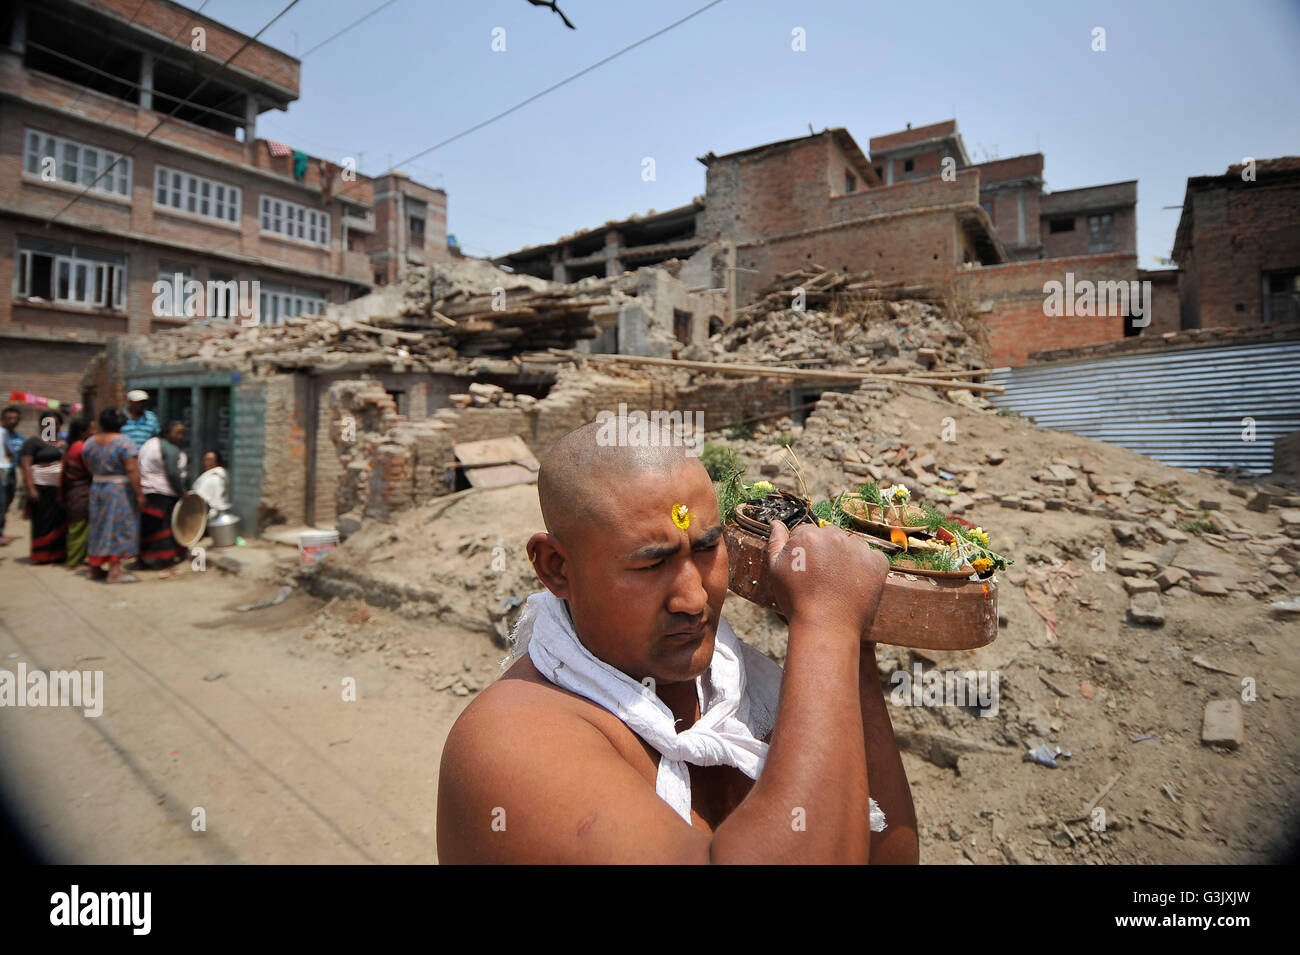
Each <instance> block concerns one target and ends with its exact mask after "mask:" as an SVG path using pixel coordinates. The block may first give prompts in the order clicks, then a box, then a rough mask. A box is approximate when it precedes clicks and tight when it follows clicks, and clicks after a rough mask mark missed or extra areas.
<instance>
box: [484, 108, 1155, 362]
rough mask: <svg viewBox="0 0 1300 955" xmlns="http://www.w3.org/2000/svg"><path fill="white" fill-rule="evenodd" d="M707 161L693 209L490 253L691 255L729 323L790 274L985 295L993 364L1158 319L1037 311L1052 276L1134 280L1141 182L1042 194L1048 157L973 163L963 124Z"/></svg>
mask: <svg viewBox="0 0 1300 955" xmlns="http://www.w3.org/2000/svg"><path fill="white" fill-rule="evenodd" d="M699 161H700V162H701V163H702V164H703V165H704V166H705V168H706V175H705V191H704V194H703V195H702V196H699V197H697V198H696V199H694V200H693V201H692V202H691V203H690V204H688V205H686V206H682V207H680V208H677V209H672V210H669V211H668V212H663V213H653V214H650V215H646V216H634V217H631V218H628V219H625V220H621V221H614V222H608V223H606V224H605V225H604V226H601V227H599V228H595V229H588V230H584V231H581V232H578V233H575V234H574V235H571V236H567V237H564V238H562V239H559V240H557V241H555V242H552V243H548V244H545V245H540V246H532V247H529V248H526V249H522V250H519V251H517V252H513V253H510V254H508V255H505V256H501V257H500V258H498V259H496V260H495V261H496V262H497V263H498V264H501V265H504V266H507V267H509V268H511V269H512V270H514V271H516V272H525V273H528V274H531V275H538V276H544V277H548V278H551V277H553V278H557V279H559V280H569V279H571V278H572V277H573V276H576V275H583V274H605V275H609V274H614V273H615V272H616V271H617V270H619V269H621V268H625V267H628V266H630V265H633V264H643V263H646V262H653V261H658V260H660V259H661V257H663V258H666V257H669V256H677V257H686V256H689V259H688V261H689V262H690V263H691V264H692V265H693V266H694V267H695V268H697V269H699V270H700V271H701V272H703V270H705V269H707V270H708V271H707V276H708V280H707V281H708V284H709V286H710V287H712V288H717V289H722V290H724V294H725V295H726V297H727V305H728V311H727V314H726V315H724V316H723V319H724V322H728V323H729V322H730V320H731V319H732V318H733V317H734V315H735V313H736V311H737V310H738V309H741V308H744V307H745V306H747V305H750V304H752V303H753V301H754V299H755V296H756V295H757V294H758V293H759V291H760V290H761V289H763V288H764V287H766V286H767V285H769V284H770V283H771V282H772V280H773V279H774V278H775V277H776V276H778V275H780V274H783V273H786V272H789V271H790V270H792V269H796V268H799V267H801V266H805V265H808V264H810V263H813V264H819V265H821V266H823V267H825V268H827V269H831V270H839V271H843V272H861V271H868V270H869V271H870V273H871V275H872V277H873V278H874V279H876V280H877V281H879V282H882V283H886V284H890V283H892V284H898V285H902V286H910V287H917V288H924V289H928V290H930V292H931V293H932V294H935V295H940V296H942V295H944V294H948V293H953V292H955V293H956V294H958V295H963V296H966V297H968V298H970V299H972V300H974V301H976V302H977V303H979V305H980V307H981V309H982V312H983V315H982V317H983V319H984V321H985V324H986V325H987V326H988V328H989V332H990V342H989V360H990V362H992V363H993V364H994V365H1018V364H1023V363H1024V362H1025V361H1026V360H1027V359H1028V355H1029V353H1030V352H1032V351H1038V350H1041V349H1045V348H1060V347H1068V346H1073V345H1086V344H1094V343H1099V342H1105V341H1111V340H1114V339H1118V338H1124V337H1125V336H1132V335H1138V334H1140V333H1141V332H1142V330H1143V328H1144V327H1147V326H1145V325H1143V324H1141V322H1142V321H1143V320H1144V319H1146V320H1150V318H1151V316H1150V313H1149V312H1148V314H1146V315H1144V316H1138V315H1136V314H1134V310H1133V309H1131V308H1127V309H1125V310H1124V311H1117V312H1116V313H1115V314H1113V315H1107V316H1098V317H1095V318H1093V319H1091V320H1089V321H1083V322H1080V321H1077V320H1075V319H1074V318H1072V317H1059V318H1054V317H1051V316H1047V315H1045V314H1044V310H1043V297H1044V295H1043V289H1044V283H1045V282H1049V281H1053V280H1059V279H1061V277H1062V275H1063V274H1064V273H1066V272H1072V273H1075V274H1077V275H1078V276H1079V277H1080V278H1081V279H1082V278H1086V279H1088V280H1089V281H1092V282H1110V281H1113V282H1120V281H1124V282H1129V281H1133V280H1136V279H1137V277H1138V276H1137V216H1136V205H1137V183H1136V181H1132V180H1130V181H1126V182H1117V183H1108V184H1105V185H1100V186H1089V187H1085V188H1081V189H1069V190H1062V191H1058V192H1051V193H1045V192H1044V191H1043V188H1044V179H1043V163H1044V160H1043V155H1042V154H1041V153H1034V154H1031V155H1027V156H1015V157H1010V158H1007V159H997V160H992V161H988V162H982V163H973V162H972V161H971V159H970V157H969V155H968V154H967V152H966V148H965V145H964V143H963V141H962V138H961V134H960V133H959V132H958V130H957V123H956V121H955V120H947V121H946V122H942V123H935V124H933V125H930V126H923V127H917V128H915V129H912V128H910V127H909V128H908V129H906V130H902V131H899V132H897V133H891V134H889V135H887V136H879V137H875V138H873V139H872V140H871V141H870V157H868V156H867V155H866V154H865V153H864V152H863V151H862V149H861V147H860V146H859V145H858V144H857V142H856V141H855V140H854V138H853V136H852V135H850V134H849V132H848V131H847V130H845V129H843V128H832V129H826V130H823V131H822V132H820V133H812V134H810V135H808V136H801V137H797V138H794V139H788V140H783V141H781V142H775V143H768V144H766V145H762V146H755V147H753V148H749V149H744V150H740V151H738V152H733V153H728V154H725V155H722V156H718V155H714V154H713V153H711V152H710V153H708V154H707V155H705V156H703V157H700V160H699ZM701 278H703V275H701ZM701 284H703V283H701ZM1167 307H1168V306H1166V308H1167ZM1135 319H1138V321H1136V322H1135ZM1165 320H1168V319H1165ZM618 350H620V351H624V352H626V353H631V354H637V353H638V352H636V351H635V350H633V348H631V347H625V346H624V345H620V348H619V349H618Z"/></svg>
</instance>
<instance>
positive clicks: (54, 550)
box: [0, 390, 228, 583]
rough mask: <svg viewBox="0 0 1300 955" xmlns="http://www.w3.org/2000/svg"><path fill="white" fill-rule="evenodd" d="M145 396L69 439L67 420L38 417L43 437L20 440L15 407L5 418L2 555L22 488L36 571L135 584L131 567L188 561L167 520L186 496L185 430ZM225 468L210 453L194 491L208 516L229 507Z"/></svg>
mask: <svg viewBox="0 0 1300 955" xmlns="http://www.w3.org/2000/svg"><path fill="white" fill-rule="evenodd" d="M148 399H149V395H148V393H147V392H145V391H139V390H136V391H131V392H129V393H128V394H127V401H128V404H127V409H126V412H125V413H123V412H122V411H119V410H118V409H116V408H105V409H104V410H103V411H101V412H100V413H99V417H98V420H97V421H91V420H88V419H85V418H78V419H75V420H73V421H72V422H71V423H70V424H69V425H68V428H67V431H66V432H63V415H62V414H60V413H59V412H57V411H47V412H45V413H44V414H42V415H41V418H40V423H39V429H38V434H37V435H34V436H32V437H29V438H27V439H25V440H24V439H23V438H22V436H21V435H19V434H18V431H17V427H18V422H19V418H20V413H19V410H18V409H17V408H14V407H10V408H6V409H5V410H4V411H3V412H0V476H2V478H3V481H2V483H0V546H4V545H8V544H11V543H12V542H13V541H14V538H13V537H10V536H7V535H5V533H4V524H5V515H6V513H7V512H8V509H9V504H10V502H11V501H12V500H13V498H14V496H15V494H16V491H17V487H18V480H19V478H21V480H22V481H23V487H24V490H25V491H26V505H25V507H24V511H25V513H26V515H27V516H28V517H29V518H30V520H31V525H32V528H31V530H32V538H31V562H32V563H33V564H53V563H66V564H67V565H68V566H70V567H77V566H80V565H81V564H83V563H85V564H87V565H88V566H89V568H90V570H89V573H90V574H91V576H93V577H96V578H99V579H103V580H106V581H107V582H109V583H130V582H134V581H135V580H136V579H137V578H136V577H134V576H133V575H131V574H129V573H127V572H126V568H125V564H126V562H128V561H130V560H132V559H135V561H136V564H137V566H139V567H144V568H147V569H150V570H162V571H164V572H166V571H168V568H170V567H171V566H173V565H174V564H176V563H178V562H179V561H181V560H184V559H185V558H186V557H187V556H188V551H187V550H186V548H184V547H182V546H180V545H179V544H178V543H177V542H176V539H175V537H174V536H173V535H172V525H171V516H172V509H173V508H174V507H175V505H176V501H177V500H178V499H179V498H180V497H181V495H183V494H184V493H185V491H186V489H187V479H188V474H187V463H188V462H187V460H186V455H185V452H184V451H182V450H181V445H182V443H183V442H184V440H185V425H184V423H183V422H180V421H168V422H166V424H164V425H160V424H159V422H158V417H157V416H156V415H155V414H154V413H153V412H152V411H148V410H146V408H145V404H146V402H147V401H148ZM226 485H227V475H226V469H225V468H224V467H223V466H222V462H221V455H220V454H219V453H218V452H216V451H208V452H207V453H206V454H204V456H203V472H202V474H200V475H199V477H198V479H197V480H196V481H195V482H194V487H193V490H194V491H195V492H197V493H198V494H200V495H202V496H203V498H204V499H205V500H206V501H207V502H208V505H209V508H210V509H212V510H221V509H224V508H225V507H227V506H228V505H227V502H226Z"/></svg>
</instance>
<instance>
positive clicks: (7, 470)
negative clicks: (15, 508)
mask: <svg viewBox="0 0 1300 955" xmlns="http://www.w3.org/2000/svg"><path fill="white" fill-rule="evenodd" d="M21 417H22V411H21V410H20V409H19V408H17V407H15V406H14V405H10V406H9V407H8V408H6V409H5V410H4V411H0V546H3V545H4V544H10V543H13V541H14V540H15V539H16V538H13V537H10V536H8V535H7V534H5V515H6V514H7V513H9V504H10V502H12V501H13V499H14V494H15V492H16V491H17V488H18V449H19V448H21V447H22V446H23V436H22V435H21V434H19V433H18V421H19V419H20V418H21Z"/></svg>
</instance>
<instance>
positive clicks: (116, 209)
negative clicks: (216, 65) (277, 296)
mask: <svg viewBox="0 0 1300 955" xmlns="http://www.w3.org/2000/svg"><path fill="white" fill-rule="evenodd" d="M0 59H2V58H0ZM28 129H33V130H37V131H41V132H50V133H54V134H57V135H61V136H65V137H67V138H69V139H72V140H75V141H78V142H81V143H85V144H87V145H90V146H97V147H102V148H104V149H110V150H114V151H118V152H121V153H125V152H126V151H127V150H129V149H132V148H135V149H136V152H135V155H134V156H133V157H132V170H131V198H130V200H129V201H127V200H125V199H119V198H113V197H110V196H103V195H99V194H97V193H94V192H91V193H88V194H87V195H86V196H85V198H82V199H79V200H78V201H77V202H76V204H75V205H73V206H71V207H70V208H66V210H65V207H66V206H67V204H68V202H69V201H70V200H71V199H72V198H73V197H75V196H77V195H79V193H80V191H81V187H79V186H72V185H71V184H64V183H47V182H43V181H41V180H40V178H39V176H32V175H28V174H26V173H25V172H24V166H23V164H24V148H25V146H24V144H25V135H26V131H27V130H28ZM158 165H166V166H168V167H170V168H176V169H179V170H182V171H186V172H192V173H194V174H196V175H201V176H205V177H207V178H210V179H213V180H215V181H219V182H223V183H226V184H228V185H234V186H238V187H239V188H240V189H241V190H242V195H241V221H240V222H239V223H238V224H235V223H224V224H223V223H218V222H215V221H212V220H208V219H203V218H200V217H198V216H191V215H186V214H184V213H178V212H174V211H169V210H167V209H165V208H164V207H156V206H155V204H154V192H153V184H154V174H155V169H156V167H157V166H158ZM263 193H266V194H268V195H272V196H277V197H280V198H282V199H289V200H292V201H295V202H297V203H299V204H301V205H306V206H308V207H311V208H322V209H329V210H330V213H331V229H332V232H333V234H334V236H335V239H334V242H333V245H332V246H331V247H330V248H328V249H327V248H320V247H317V246H310V245H308V244H306V243H300V242H291V241H288V240H284V239H277V238H272V237H270V236H269V235H263V234H262V233H261V230H260V222H259V217H258V208H259V197H260V196H261V195H262V194H263ZM56 215H57V216H58V219H57V221H56V222H55V223H54V224H53V225H52V226H49V227H48V228H47V227H46V224H45V223H46V221H47V220H48V219H49V218H51V217H54V216H56ZM341 221H342V220H341V215H340V209H339V207H338V206H337V204H333V205H329V204H322V202H321V199H320V196H319V193H312V192H311V191H308V190H305V189H302V188H300V187H296V186H293V185H290V184H288V183H279V182H275V181H271V180H267V179H265V178H264V177H259V176H257V175H256V174H254V173H252V172H251V171H249V170H248V169H247V168H242V169H236V168H232V167H229V166H225V165H223V164H221V163H219V162H216V161H213V160H211V159H207V160H204V159H198V158H195V157H193V156H190V155H181V154H177V153H175V152H172V151H170V150H168V149H166V148H165V147H163V146H161V145H159V144H154V143H152V142H150V143H145V144H143V145H141V144H139V143H138V141H137V140H136V139H135V138H133V137H131V136H128V135H126V134H124V133H121V132H118V131H115V130H113V129H111V128H105V127H103V126H100V125H95V124H91V123H86V124H78V123H76V122H68V121H67V119H66V117H61V116H53V115H51V114H49V113H47V112H44V111H42V110H39V109H35V108H33V107H30V106H28V105H26V104H10V103H6V104H5V108H4V109H3V110H0V270H2V271H0V325H6V324H20V325H21V324H31V325H33V326H37V327H44V328H60V329H65V328H73V329H78V330H83V331H91V332H96V333H98V334H100V335H112V334H121V333H123V332H129V333H131V334H144V333H147V332H148V331H150V330H151V329H161V328H166V327H171V326H174V325H176V324H178V322H176V321H172V320H168V319H160V318H156V317H154V316H153V314H152V313H153V308H152V306H153V301H154V293H153V290H152V287H153V284H154V282H156V281H157V279H158V271H159V268H160V266H162V265H166V266H168V267H169V268H170V267H182V268H185V269H188V270H189V271H190V273H191V277H192V278H194V279H197V280H198V281H200V282H206V281H208V279H209V278H211V277H212V274H213V273H214V272H215V273H219V274H221V275H223V276H227V277H230V276H233V277H234V278H235V279H237V280H242V281H248V282H251V281H253V280H260V281H261V282H263V283H268V282H275V283H280V284H284V285H291V286H294V287H297V288H301V289H304V290H308V291H311V292H315V293H317V294H320V295H323V296H325V297H326V298H327V299H329V300H332V301H340V302H341V301H344V300H345V299H346V298H347V294H348V293H347V290H348V288H349V285H348V284H347V282H345V281H343V279H344V278H350V279H352V280H353V281H355V282H359V283H368V282H369V281H370V274H369V268H368V266H365V267H362V268H361V269H359V270H358V268H357V266H356V263H355V261H354V260H352V259H347V258H345V256H344V254H343V252H342V249H341V246H340V239H339V236H340V235H341V231H342V227H341ZM19 236H29V237H34V238H38V239H45V240H49V241H57V242H62V243H66V244H68V245H77V246H84V247H88V248H93V249H96V250H99V251H104V252H112V253H116V254H119V255H124V256H126V260H127V269H128V283H129V286H128V296H127V310H126V312H125V313H123V312H116V311H112V310H109V309H100V310H92V309H79V308H73V307H66V306H58V307H55V306H53V305H45V306H40V305H37V306H33V307H32V308H31V309H28V308H25V307H24V308H21V309H20V308H15V307H14V305H13V302H12V295H13V276H14V254H15V240H16V238H17V237H19Z"/></svg>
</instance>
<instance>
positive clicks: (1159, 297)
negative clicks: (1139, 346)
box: [1138, 269, 1182, 337]
mask: <svg viewBox="0 0 1300 955" xmlns="http://www.w3.org/2000/svg"><path fill="white" fill-rule="evenodd" d="M1138 281H1139V282H1142V281H1147V282H1150V283H1151V297H1152V303H1151V312H1150V314H1149V316H1148V317H1149V318H1150V319H1151V324H1150V325H1148V326H1147V327H1146V329H1145V330H1144V331H1143V332H1142V335H1143V336H1144V337H1147V336H1155V335H1162V334H1164V333H1165V332H1176V331H1179V330H1180V329H1181V328H1182V321H1181V318H1180V315H1179V303H1178V270H1177V269H1152V270H1146V269H1139V270H1138Z"/></svg>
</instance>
